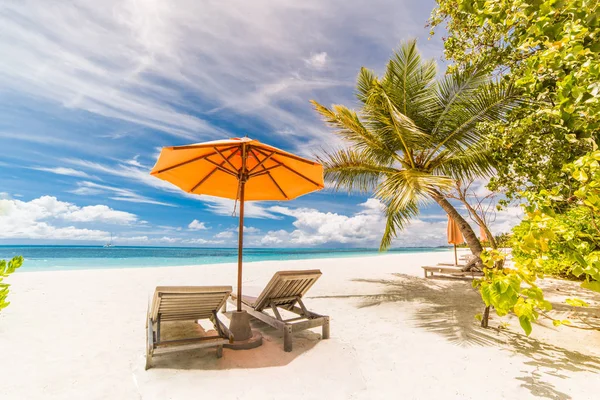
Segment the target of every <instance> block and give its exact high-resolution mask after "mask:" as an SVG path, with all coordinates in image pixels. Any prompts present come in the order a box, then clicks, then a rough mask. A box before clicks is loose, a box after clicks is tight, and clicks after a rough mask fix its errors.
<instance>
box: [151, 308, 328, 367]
mask: <svg viewBox="0 0 600 400" xmlns="http://www.w3.org/2000/svg"><path fill="white" fill-rule="evenodd" d="M225 316H227V317H228V316H229V314H228V313H226V314H225ZM223 322H224V323H225V324H227V325H228V321H226V320H223ZM201 324H202V325H204V326H207V327H208V326H210V327H211V328H212V325H211V324H210V322H208V321H201ZM250 324H251V326H252V329H255V330H258V331H259V332H260V333H262V335H263V345H262V346H260V347H258V348H256V349H252V350H241V351H236V350H230V349H223V358H220V359H219V358H217V357H216V348H214V347H213V348H207V349H197V350H188V351H180V352H174V353H170V354H164V355H160V356H156V357H154V358H153V360H152V368H163V369H177V370H181V369H183V370H196V369H197V370H225V369H235V368H266V367H277V366H283V365H287V364H289V363H291V362H292V361H293V360H294V359H295V358H297V357H298V356H300V355H301V354H303V353H305V352H307V351H309V350H311V349H312V348H313V347H314V346H315V345H316V344H317V343H319V342H320V340H319V339H321V335H320V334H318V333H315V332H311V331H309V330H306V331H302V332H298V333H295V334H294V347H293V350H292V351H291V352H289V353H288V352H284V351H283V334H282V333H281V332H279V331H277V330H276V329H274V328H272V327H271V326H269V325H267V324H265V323H263V322H261V321H259V320H256V319H252V320H251V323H250ZM202 325H200V324H197V323H195V322H190V321H183V322H166V323H163V326H162V330H161V332H162V339H163V340H172V339H178V338H189V337H203V336H207V335H208V336H211V335H216V332H215V331H214V330H212V329H211V330H205V329H204V328H203V326H202Z"/></svg>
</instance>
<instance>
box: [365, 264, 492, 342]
mask: <svg viewBox="0 0 600 400" xmlns="http://www.w3.org/2000/svg"><path fill="white" fill-rule="evenodd" d="M393 275H394V277H395V279H355V280H354V281H355V282H362V283H374V284H379V285H384V286H385V287H386V289H385V291H384V292H383V293H379V294H375V295H368V296H365V297H363V298H362V299H361V303H360V304H359V308H364V307H372V306H376V305H379V304H382V303H395V302H416V303H418V304H419V308H418V310H417V311H416V313H415V314H414V316H413V318H412V319H411V322H412V323H413V324H414V325H415V326H416V327H418V328H422V329H425V330H427V331H429V332H433V333H437V334H439V335H441V336H443V337H444V338H445V339H447V340H448V341H450V342H451V343H453V344H456V345H459V346H471V345H490V344H493V343H494V341H495V338H494V337H493V335H491V334H490V332H488V331H486V330H483V329H480V328H479V327H478V323H477V320H476V319H475V315H476V314H477V313H478V312H481V311H482V308H483V307H482V304H481V298H480V297H479V294H478V292H477V291H476V290H474V289H473V288H472V287H471V285H470V282H471V280H470V279H467V280H462V279H456V278H444V277H438V278H437V279H435V280H434V279H422V278H418V277H415V276H410V275H404V274H393Z"/></svg>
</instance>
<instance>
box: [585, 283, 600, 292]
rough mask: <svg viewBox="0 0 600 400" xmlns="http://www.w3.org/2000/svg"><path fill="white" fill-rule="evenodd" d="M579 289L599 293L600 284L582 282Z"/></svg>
mask: <svg viewBox="0 0 600 400" xmlns="http://www.w3.org/2000/svg"><path fill="white" fill-rule="evenodd" d="M581 287H582V288H584V289H589V290H593V291H594V292H599V293H600V282H599V281H591V282H583V283H582V284H581Z"/></svg>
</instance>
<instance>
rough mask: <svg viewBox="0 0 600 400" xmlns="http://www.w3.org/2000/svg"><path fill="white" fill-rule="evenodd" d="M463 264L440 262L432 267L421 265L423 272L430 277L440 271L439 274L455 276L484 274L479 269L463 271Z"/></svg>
mask: <svg viewBox="0 0 600 400" xmlns="http://www.w3.org/2000/svg"><path fill="white" fill-rule="evenodd" d="M462 267H463V266H461V265H458V266H446V265H444V264H438V265H436V266H433V267H430V266H427V267H421V268H423V272H424V274H425V278H430V277H432V276H433V274H434V273H439V274H449V275H452V276H455V277H464V276H470V277H473V278H475V277H476V276H481V275H483V273H482V272H478V271H463V270H462Z"/></svg>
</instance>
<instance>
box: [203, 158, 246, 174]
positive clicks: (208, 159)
mask: <svg viewBox="0 0 600 400" xmlns="http://www.w3.org/2000/svg"><path fill="white" fill-rule="evenodd" d="M206 161H208V162H209V163H211V164H212V165H215V166H216V167H217V169H218V170H220V171H223V172H225V173H227V174H229V175H232V176H235V177H236V178H237V177H238V174H236V173H235V172H233V171H231V170H229V169H227V168H225V167H224V166H223V165H222V164H217V163H216V162H214V161H213V160H211V159H210V158H207V159H206Z"/></svg>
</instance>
